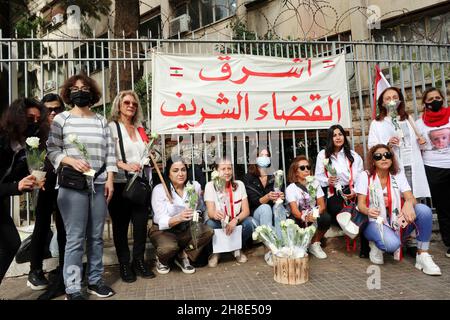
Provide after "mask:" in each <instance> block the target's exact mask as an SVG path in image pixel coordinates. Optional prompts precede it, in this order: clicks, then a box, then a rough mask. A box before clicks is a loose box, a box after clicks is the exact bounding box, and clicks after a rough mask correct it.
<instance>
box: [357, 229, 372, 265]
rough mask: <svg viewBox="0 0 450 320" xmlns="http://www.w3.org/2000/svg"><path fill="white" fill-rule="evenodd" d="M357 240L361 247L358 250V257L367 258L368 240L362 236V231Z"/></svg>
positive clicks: (368, 250)
mask: <svg viewBox="0 0 450 320" xmlns="http://www.w3.org/2000/svg"><path fill="white" fill-rule="evenodd" d="M359 241H360V245H361V248H360V251H359V257H360V258H363V259H367V258H369V252H370V247H369V241H368V240H367V239H366V237H364V235H363V233H362V232H361V234H360V237H359Z"/></svg>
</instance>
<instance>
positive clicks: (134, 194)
mask: <svg viewBox="0 0 450 320" xmlns="http://www.w3.org/2000/svg"><path fill="white" fill-rule="evenodd" d="M114 122H115V123H116V127H117V135H118V136H119V146H120V154H121V156H122V161H123V162H124V163H127V160H126V158H125V151H124V147H123V140H122V132H121V130H120V126H119V123H118V122H117V121H114ZM124 171H125V170H124ZM142 171H143V175H142V177H140V176H139V175H134V176H133V177H131V178H130V177H129V174H128V172H127V171H125V176H126V177H127V180H128V181H127V184H126V185H125V188H124V189H123V192H122V197H124V198H125V199H127V200H129V201H131V202H132V203H134V204H136V205H140V206H148V205H149V204H150V197H151V192H152V189H151V187H150V184H149V182H148V178H147V177H146V175H145V171H144V170H142Z"/></svg>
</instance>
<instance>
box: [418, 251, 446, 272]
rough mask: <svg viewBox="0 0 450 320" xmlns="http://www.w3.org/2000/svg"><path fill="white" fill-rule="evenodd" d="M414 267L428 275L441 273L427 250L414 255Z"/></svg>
mask: <svg viewBox="0 0 450 320" xmlns="http://www.w3.org/2000/svg"><path fill="white" fill-rule="evenodd" d="M416 268H417V269H419V270H422V271H423V273H425V274H428V275H430V276H440V275H442V273H441V269H440V268H439V267H438V266H437V265H436V263H434V261H433V259H432V257H431V256H430V254H429V253H428V252H422V253H421V254H417V255H416Z"/></svg>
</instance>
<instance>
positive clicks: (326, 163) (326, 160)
mask: <svg viewBox="0 0 450 320" xmlns="http://www.w3.org/2000/svg"><path fill="white" fill-rule="evenodd" d="M329 162H330V159H328V158H325V159H323V165H324V166H327V165H328V163H329Z"/></svg>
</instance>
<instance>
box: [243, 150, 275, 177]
mask: <svg viewBox="0 0 450 320" xmlns="http://www.w3.org/2000/svg"><path fill="white" fill-rule="evenodd" d="M263 150H267V153H268V154H269V157H271V156H272V153H271V152H270V150H269V148H261V150H260V149H259V147H258V148H255V149H254V151H253V152H252V157H251V158H250V159H253V158H254V159H255V161H256V158H257V157H259V153H260V152H261V151H263ZM248 173H250V174H251V175H254V176H255V177H260V176H261V171H260V170H259V167H258V165H257V164H256V163H251V164H249V165H248Z"/></svg>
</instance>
